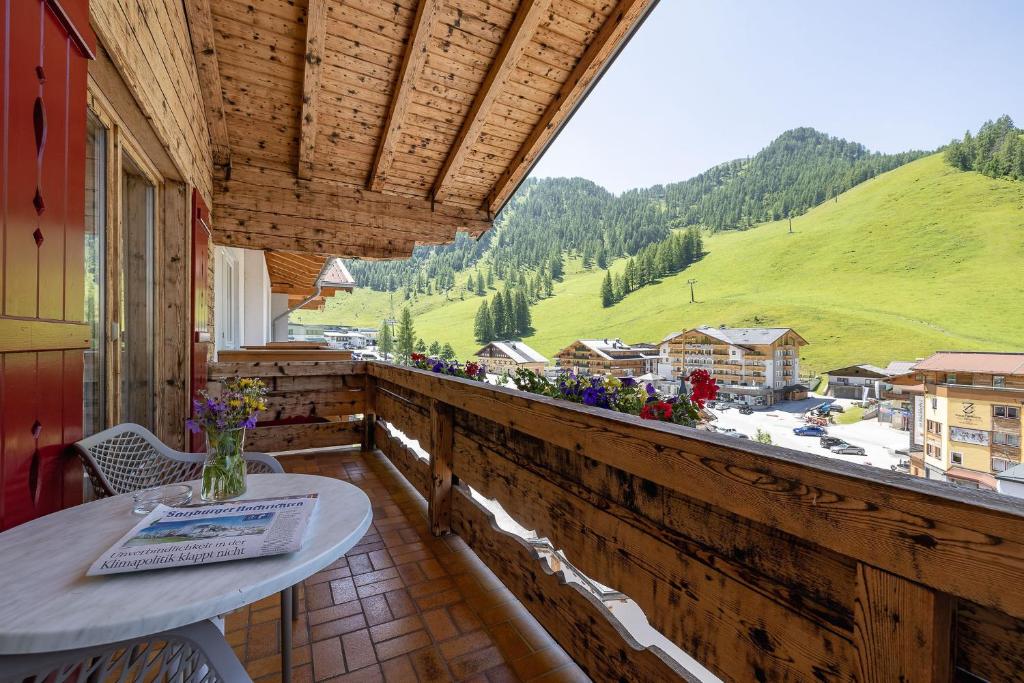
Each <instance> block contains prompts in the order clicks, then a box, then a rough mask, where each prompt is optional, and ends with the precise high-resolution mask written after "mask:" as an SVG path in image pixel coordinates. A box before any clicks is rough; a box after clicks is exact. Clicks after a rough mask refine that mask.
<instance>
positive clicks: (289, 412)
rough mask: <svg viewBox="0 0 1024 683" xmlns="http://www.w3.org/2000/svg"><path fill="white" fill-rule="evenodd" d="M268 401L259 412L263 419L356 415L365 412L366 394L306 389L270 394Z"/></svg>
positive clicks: (260, 417)
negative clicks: (265, 406)
mask: <svg viewBox="0 0 1024 683" xmlns="http://www.w3.org/2000/svg"><path fill="white" fill-rule="evenodd" d="M266 403H267V409H266V410H264V411H260V413H259V419H260V420H261V421H267V420H283V419H286V418H289V417H331V416H335V415H356V414H360V413H362V412H363V407H364V405H365V394H364V393H363V392H362V391H338V392H318V391H305V392H297V393H289V394H284V395H280V396H278V395H274V394H269V395H268V396H267V398H266Z"/></svg>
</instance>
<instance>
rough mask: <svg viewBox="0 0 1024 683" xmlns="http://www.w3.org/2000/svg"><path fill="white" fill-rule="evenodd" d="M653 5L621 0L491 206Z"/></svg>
mask: <svg viewBox="0 0 1024 683" xmlns="http://www.w3.org/2000/svg"><path fill="white" fill-rule="evenodd" d="M651 6H652V0H619V2H618V3H617V4H616V6H615V9H614V10H613V11H612V14H611V15H610V16H609V17H608V19H607V20H606V21H605V23H604V25H602V27H601V30H600V31H599V32H598V34H597V35H596V36H595V37H594V39H593V40H591V41H590V44H589V45H588V47H587V49H586V51H585V52H584V53H583V56H582V57H581V58H580V60H579V61H578V62H577V63H576V66H575V67H574V68H573V70H572V72H571V73H570V75H569V79H568V80H567V81H566V82H565V83H563V84H562V87H561V88H560V89H559V91H558V94H557V95H555V97H554V98H553V99H552V100H551V101H550V104H548V107H547V109H546V110H545V112H544V114H543V115H542V116H541V118H540V121H539V122H538V123H537V125H536V126H534V127H533V132H531V133H530V135H529V137H528V138H527V139H526V142H525V143H524V144H523V145H522V147H521V148H520V150H519V152H517V153H516V156H515V157H514V158H513V160H512V163H511V164H510V165H509V167H508V170H506V171H505V172H504V173H503V174H502V175H501V177H499V178H498V180H497V181H496V182H495V183H494V189H493V190H492V193H491V196H490V200H489V205H488V206H489V207H490V209H491V211H492V212H494V213H497V212H498V211H500V210H501V207H502V206H504V205H505V202H506V201H508V198H509V197H511V196H512V193H513V192H515V190H516V188H517V187H518V186H519V183H520V182H521V181H522V179H523V178H525V177H526V174H527V173H529V170H530V168H532V167H533V164H534V162H535V161H536V160H537V159H538V158H539V157H540V155H541V154H542V153H543V152H544V150H545V149H546V148H547V145H548V144H549V143H550V142H551V140H552V139H553V138H554V136H555V135H556V134H557V133H558V131H559V129H560V128H561V127H562V125H563V124H564V123H565V122H566V121H567V120H569V118H571V117H572V114H573V112H574V111H575V109H576V107H577V106H578V105H579V103H580V102H582V101H583V99H584V98H585V97H586V95H587V93H588V92H589V91H590V87H591V85H592V84H593V83H594V82H595V80H596V79H597V78H598V76H599V75H600V74H601V72H602V70H603V69H604V68H605V66H607V65H608V63H609V62H610V61H611V59H612V57H613V56H614V55H615V54H616V52H617V51H618V49H619V47H620V46H621V45H622V44H623V43H625V42H626V41H627V40H628V39H629V36H630V35H631V34H632V32H633V31H634V30H636V28H637V27H638V26H639V23H640V20H641V19H642V17H643V16H644V15H645V14H646V13H647V11H648V10H649V9H650V7H651Z"/></svg>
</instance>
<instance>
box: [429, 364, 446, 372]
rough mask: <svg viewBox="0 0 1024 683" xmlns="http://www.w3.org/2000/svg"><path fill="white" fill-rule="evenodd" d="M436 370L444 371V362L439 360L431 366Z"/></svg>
mask: <svg viewBox="0 0 1024 683" xmlns="http://www.w3.org/2000/svg"><path fill="white" fill-rule="evenodd" d="M431 369H432V370H433V371H434V372H442V371H443V370H444V363H442V362H441V361H437V362H435V363H434V367H433V368H431Z"/></svg>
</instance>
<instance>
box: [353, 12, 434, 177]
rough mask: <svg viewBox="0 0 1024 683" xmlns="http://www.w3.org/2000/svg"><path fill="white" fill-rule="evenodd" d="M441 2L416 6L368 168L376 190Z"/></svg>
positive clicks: (392, 152)
mask: <svg viewBox="0 0 1024 683" xmlns="http://www.w3.org/2000/svg"><path fill="white" fill-rule="evenodd" d="M440 5H441V0H420V2H419V5H418V6H417V7H416V17H415V18H414V19H413V23H412V33H411V34H410V35H409V39H408V41H407V43H406V48H405V53H404V54H403V55H402V67H401V69H400V70H399V72H398V82H397V84H396V85H395V89H394V92H393V93H392V96H391V102H390V104H389V105H388V116H387V119H386V122H385V124H384V133H383V135H382V136H381V139H380V144H379V145H378V146H377V153H376V155H375V157H374V160H373V166H371V167H370V177H369V179H368V182H367V187H369V188H370V189H371V190H374V191H379V190H380V189H381V188H382V187H384V183H385V182H386V181H387V177H388V172H389V171H390V170H391V163H392V162H393V161H394V158H395V147H396V146H397V145H398V136H399V133H400V132H401V130H402V123H403V122H404V121H405V117H406V113H407V112H408V109H409V103H410V102H411V101H412V95H413V89H414V87H415V85H416V79H418V78H419V76H420V73H421V72H422V71H423V65H424V64H426V61H427V51H428V49H429V45H430V31H431V26H433V24H434V22H435V21H436V18H437V14H438V10H439V8H440Z"/></svg>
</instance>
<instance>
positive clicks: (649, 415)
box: [640, 401, 672, 422]
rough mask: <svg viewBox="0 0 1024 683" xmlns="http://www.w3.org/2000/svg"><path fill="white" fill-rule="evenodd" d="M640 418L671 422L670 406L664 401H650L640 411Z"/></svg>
mask: <svg viewBox="0 0 1024 683" xmlns="http://www.w3.org/2000/svg"><path fill="white" fill-rule="evenodd" d="M640 417H641V418H642V419H644V420H660V421H662V422H671V421H672V404H671V403H666V402H665V401H651V402H650V403H645V404H644V407H643V408H641V409H640Z"/></svg>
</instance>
